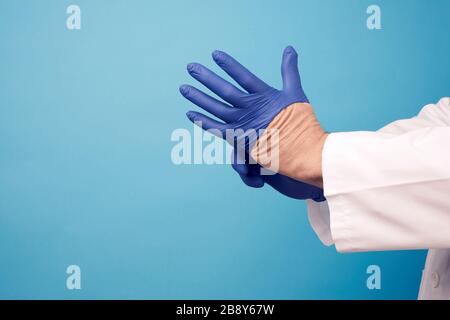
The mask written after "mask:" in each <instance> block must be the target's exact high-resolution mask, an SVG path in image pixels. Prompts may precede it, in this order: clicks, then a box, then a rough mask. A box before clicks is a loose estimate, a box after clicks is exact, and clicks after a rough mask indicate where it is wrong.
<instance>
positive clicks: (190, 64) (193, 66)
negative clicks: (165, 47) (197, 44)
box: [186, 62, 198, 73]
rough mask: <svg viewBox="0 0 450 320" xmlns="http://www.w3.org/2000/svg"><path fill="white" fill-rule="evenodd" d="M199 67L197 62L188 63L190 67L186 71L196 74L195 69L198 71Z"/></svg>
mask: <svg viewBox="0 0 450 320" xmlns="http://www.w3.org/2000/svg"><path fill="white" fill-rule="evenodd" d="M197 65H198V64H197V63H195V62H191V63H188V65H187V66H186V70H187V71H188V72H189V73H191V72H194V71H195V69H197Z"/></svg>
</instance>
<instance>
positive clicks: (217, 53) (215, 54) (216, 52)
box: [211, 50, 225, 61]
mask: <svg viewBox="0 0 450 320" xmlns="http://www.w3.org/2000/svg"><path fill="white" fill-rule="evenodd" d="M224 54H225V53H224V52H223V51H220V50H214V51H213V52H212V54H211V55H212V58H213V59H214V61H217V60H220V59H221V58H222V57H223V55H224Z"/></svg>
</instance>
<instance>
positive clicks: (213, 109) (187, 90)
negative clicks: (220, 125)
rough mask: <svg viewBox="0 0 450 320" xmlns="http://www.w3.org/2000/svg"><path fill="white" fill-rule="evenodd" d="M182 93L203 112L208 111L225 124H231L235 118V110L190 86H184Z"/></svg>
mask: <svg viewBox="0 0 450 320" xmlns="http://www.w3.org/2000/svg"><path fill="white" fill-rule="evenodd" d="M180 93H181V94H182V95H183V96H184V97H185V98H186V99H188V100H189V101H191V102H192V103H194V104H196V105H197V106H199V107H200V108H202V109H203V110H206V111H208V112H209V113H211V114H213V115H214V116H216V117H218V118H219V119H222V120H223V121H225V122H230V121H231V120H232V116H233V111H234V110H233V108H232V107H231V106H229V105H227V104H225V103H223V102H221V101H219V100H217V99H214V98H213V97H211V96H209V95H207V94H206V93H204V92H202V91H200V90H198V89H197V88H194V87H192V86H189V85H182V86H181V87H180Z"/></svg>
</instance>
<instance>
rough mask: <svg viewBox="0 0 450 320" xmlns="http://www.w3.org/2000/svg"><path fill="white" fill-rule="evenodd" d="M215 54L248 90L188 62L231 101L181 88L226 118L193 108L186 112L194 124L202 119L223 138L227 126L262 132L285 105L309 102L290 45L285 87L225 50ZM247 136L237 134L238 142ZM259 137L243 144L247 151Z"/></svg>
mask: <svg viewBox="0 0 450 320" xmlns="http://www.w3.org/2000/svg"><path fill="white" fill-rule="evenodd" d="M212 57H213V59H214V61H215V62H216V63H217V64H218V65H219V66H220V67H221V68H222V69H223V70H224V71H225V72H226V73H228V74H229V75H230V76H231V77H232V78H233V79H234V80H236V82H237V83H239V85H241V86H242V88H244V89H245V90H246V92H244V91H242V90H241V89H238V88H237V87H236V86H234V85H232V84H231V83H229V82H228V81H226V80H224V79H223V78H221V77H219V76H218V75H217V74H215V73H214V72H212V71H211V70H209V69H208V68H206V67H204V66H203V65H201V64H198V63H190V64H188V66H187V70H188V72H189V74H190V75H191V76H192V77H194V78H195V79H196V80H198V81H199V82H201V83H202V84H203V85H205V86H206V87H207V88H208V89H210V90H211V91H213V92H214V93H215V94H217V95H218V96H219V97H220V98H222V99H223V100H224V101H226V102H227V103H228V104H227V103H224V102H222V101H219V100H217V99H215V98H213V97H211V96H209V95H207V94H205V93H204V92H202V91H200V90H198V89H196V88H194V87H192V86H190V85H182V86H181V87H180V92H181V94H182V95H183V96H184V97H185V98H186V99H188V100H190V101H191V102H193V103H195V104H196V105H198V106H199V107H200V108H202V109H204V110H206V111H208V112H209V113H211V114H212V115H214V116H216V117H217V118H219V119H221V120H223V121H224V122H219V121H216V120H213V119H211V118H209V117H207V116H205V115H203V114H201V113H198V112H195V111H189V112H188V113H187V114H186V115H187V117H188V118H189V120H191V121H192V122H194V123H195V122H197V123H198V122H201V124H202V128H203V129H205V130H210V129H215V130H217V132H219V133H220V134H219V135H221V136H222V137H223V138H225V130H227V129H233V130H236V129H242V130H243V131H244V132H246V131H247V130H249V129H253V130H255V131H256V133H257V134H259V133H260V130H261V129H266V128H267V126H268V125H269V123H270V122H271V121H272V120H273V118H275V116H276V115H277V114H278V113H279V112H280V111H281V110H283V109H284V108H286V107H288V106H289V105H291V104H293V103H295V102H308V99H307V98H306V96H305V93H304V92H303V89H302V85H301V82H300V75H299V72H298V67H297V52H295V50H294V48H292V47H290V46H289V47H287V48H286V49H285V50H284V52H283V61H282V63H281V74H282V79H283V89H282V90H277V89H275V88H272V87H271V86H269V85H268V84H266V83H265V82H263V81H262V80H260V79H259V78H257V77H256V76H255V75H254V74H252V73H251V72H250V71H248V70H247V69H246V68H245V67H244V66H242V65H241V64H240V63H239V62H237V61H236V60H235V59H234V58H232V57H231V56H229V55H228V54H226V53H224V52H221V51H214V52H213V54H212ZM243 138H247V139H249V137H248V136H247V137H245V136H241V137H240V136H237V137H235V139H236V140H237V141H238V142H242V141H240V140H241V139H243ZM257 138H258V136H257V135H255V136H253V137H250V140H249V141H247V140H246V141H245V144H244V143H242V144H240V145H242V146H245V149H246V150H245V152H249V150H250V149H251V147H252V145H253V143H254V142H255V141H256V139H257ZM229 142H230V143H233V142H232V141H229Z"/></svg>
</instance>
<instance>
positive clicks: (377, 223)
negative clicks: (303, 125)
mask: <svg viewBox="0 0 450 320" xmlns="http://www.w3.org/2000/svg"><path fill="white" fill-rule="evenodd" d="M322 171H323V180H324V192H325V197H326V198H327V202H325V203H315V202H314V201H310V200H309V201H308V216H309V220H310V222H311V225H312V227H313V229H314V230H315V232H316V233H317V235H318V236H319V238H320V239H321V240H322V242H323V243H324V244H326V245H331V244H333V243H334V244H335V245H336V249H337V250H338V251H340V252H357V251H377V250H401V249H425V248H426V249H428V248H433V249H442V250H430V253H429V256H428V258H427V265H426V268H425V271H424V275H423V280H422V286H421V293H420V297H421V298H427V299H428V298H430V299H440V298H448V299H450V98H443V99H441V100H440V101H439V102H438V103H437V104H436V105H427V106H425V107H424V108H423V109H422V110H421V112H420V113H419V114H418V115H417V116H416V117H414V118H411V119H405V120H399V121H395V122H393V123H391V124H389V125H387V126H386V127H384V128H382V129H380V130H379V131H377V132H348V133H332V134H330V135H329V137H328V138H327V140H326V142H325V146H324V150H323V155H322ZM437 278H439V281H437V282H439V283H438V286H437V287H436V288H434V285H435V283H436V279H437Z"/></svg>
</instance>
